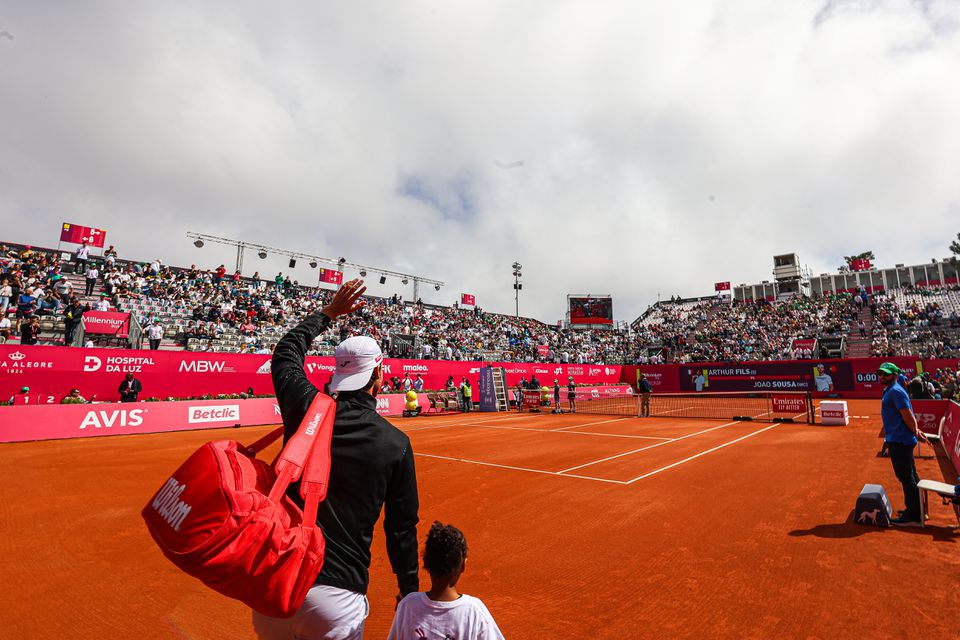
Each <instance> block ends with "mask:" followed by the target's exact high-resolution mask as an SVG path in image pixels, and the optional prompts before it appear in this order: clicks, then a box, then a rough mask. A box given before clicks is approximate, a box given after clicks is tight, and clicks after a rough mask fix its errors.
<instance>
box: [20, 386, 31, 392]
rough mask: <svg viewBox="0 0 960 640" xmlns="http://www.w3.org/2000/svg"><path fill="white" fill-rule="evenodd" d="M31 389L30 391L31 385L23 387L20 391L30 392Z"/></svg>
mask: <svg viewBox="0 0 960 640" xmlns="http://www.w3.org/2000/svg"><path fill="white" fill-rule="evenodd" d="M29 391H30V387H23V388H22V389H20V393H28V392H29Z"/></svg>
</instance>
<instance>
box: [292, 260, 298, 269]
mask: <svg viewBox="0 0 960 640" xmlns="http://www.w3.org/2000/svg"><path fill="white" fill-rule="evenodd" d="M290 268H291V269H296V268H297V261H296V260H294V259H293V258H290Z"/></svg>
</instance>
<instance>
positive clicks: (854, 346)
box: [844, 305, 873, 358]
mask: <svg viewBox="0 0 960 640" xmlns="http://www.w3.org/2000/svg"><path fill="white" fill-rule="evenodd" d="M859 321H863V324H864V326H865V327H866V334H867V335H866V337H864V336H861V335H860V328H859V326H858V324H857V323H858V322H859ZM872 344H873V316H872V315H870V309H869V308H868V307H867V306H866V305H864V307H863V308H862V309H861V310H860V317H859V319H858V320H856V321H853V322H851V323H850V330H849V331H848V332H847V350H846V353H845V354H844V357H847V358H869V357H870V346H871V345H872Z"/></svg>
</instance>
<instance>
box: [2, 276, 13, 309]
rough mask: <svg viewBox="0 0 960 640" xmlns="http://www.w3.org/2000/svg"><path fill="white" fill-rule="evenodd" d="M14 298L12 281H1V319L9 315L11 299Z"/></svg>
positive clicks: (4, 279) (6, 279)
mask: <svg viewBox="0 0 960 640" xmlns="http://www.w3.org/2000/svg"><path fill="white" fill-rule="evenodd" d="M12 296H13V287H11V286H10V280H9V279H8V278H3V279H2V280H0V318H2V317H4V316H6V315H7V309H8V308H9V307H10V298H11V297H12Z"/></svg>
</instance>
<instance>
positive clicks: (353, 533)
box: [271, 313, 420, 595]
mask: <svg viewBox="0 0 960 640" xmlns="http://www.w3.org/2000/svg"><path fill="white" fill-rule="evenodd" d="M329 324H330V319H329V318H327V316H325V315H323V314H322V313H315V314H313V315H310V316H308V317H307V318H306V319H305V320H304V321H303V322H301V323H300V324H299V325H297V326H296V327H295V328H294V329H292V330H291V331H290V332H289V333H288V334H287V335H285V336H284V337H283V339H281V340H280V342H279V343H278V344H277V348H276V350H275V351H274V353H273V363H272V365H271V371H272V374H273V387H274V390H275V391H276V394H277V403H278V404H279V406H280V413H281V414H282V416H283V425H284V442H286V440H287V439H289V438H290V436H292V435H293V434H294V433H295V432H296V430H297V427H298V426H299V425H300V422H301V421H302V420H303V417H304V416H305V415H306V413H307V409H308V408H309V407H310V403H311V402H312V401H313V398H314V397H315V396H316V394H317V393H318V390H317V388H316V387H314V386H313V384H312V383H311V382H310V381H309V380H308V379H307V376H306V374H305V373H304V370H303V367H304V361H305V359H306V355H307V350H308V349H309V348H310V343H311V342H313V339H314V338H316V337H317V336H318V335H320V334H321V333H322V332H323V331H324V330H326V328H327V327H328V326H329ZM376 404H377V400H376V398H374V397H373V396H371V395H370V394H369V393H366V392H363V391H347V392H343V393H340V394H339V395H338V397H337V416H336V420H335V422H334V425H333V439H332V442H331V449H330V451H331V457H332V461H331V465H330V485H329V489H328V492H327V499H326V500H325V501H323V502H321V503H320V509H319V511H318V513H317V522H318V523H319V524H320V528H321V529H322V530H323V535H324V537H325V538H326V544H327V549H326V557H325V559H324V562H323V569H322V570H321V571H320V575H319V576H318V577H317V584H324V585H328V586H332V587H339V588H341V589H348V590H350V591H354V592H356V593H366V592H367V584H368V583H369V571H368V570H369V568H370V544H371V543H372V542H373V528H374V526H375V525H376V523H377V519H378V518H379V517H380V509H381V507H383V508H384V519H383V530H384V533H385V534H386V542H387V554H388V555H389V556H390V564H391V565H392V566H393V571H394V573H396V574H397V584H398V586H399V587H400V593H401V594H403V595H406V594H408V593H411V592H413V591H417V590H419V588H420V581H419V575H418V559H417V522H418V517H417V510H418V509H419V504H420V503H419V499H418V497H417V476H416V471H415V469H414V463H413V449H412V448H411V447H410V439H409V438H407V436H406V434H404V433H403V432H402V431H400V430H399V429H397V428H396V427H394V426H393V425H392V424H390V423H389V422H387V421H386V420H384V419H383V418H381V417H380V416H379V415H378V414H377V411H376ZM287 494H288V495H289V496H290V497H291V498H292V499H293V500H294V501H295V502H296V503H297V504H299V505H301V507H302V505H303V500H302V499H301V498H300V486H299V483H297V484H296V485H291V487H290V490H289V491H288V492H287Z"/></svg>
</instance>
